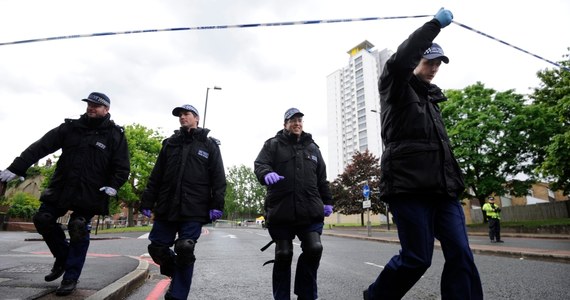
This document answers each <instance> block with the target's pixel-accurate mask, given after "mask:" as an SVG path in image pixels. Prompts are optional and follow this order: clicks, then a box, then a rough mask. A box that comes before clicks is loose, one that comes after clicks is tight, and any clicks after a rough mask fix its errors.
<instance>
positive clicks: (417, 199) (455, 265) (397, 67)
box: [364, 8, 483, 299]
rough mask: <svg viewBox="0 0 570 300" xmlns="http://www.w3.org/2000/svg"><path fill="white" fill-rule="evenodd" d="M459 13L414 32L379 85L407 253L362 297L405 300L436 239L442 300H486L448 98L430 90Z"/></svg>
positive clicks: (383, 191)
mask: <svg viewBox="0 0 570 300" xmlns="http://www.w3.org/2000/svg"><path fill="white" fill-rule="evenodd" d="M452 19H453V15H452V14H451V12H450V11H449V10H446V9H443V8H442V9H440V10H439V11H438V12H437V14H436V15H435V17H434V18H433V19H432V20H431V21H429V22H427V23H425V24H424V25H423V26H422V27H420V28H419V29H417V30H416V31H414V32H413V33H412V34H411V35H410V36H409V37H408V39H407V40H405V41H404V42H403V43H402V44H401V45H400V46H399V47H398V50H397V51H396V53H394V54H393V55H392V56H391V57H390V58H389V59H388V61H387V62H386V65H385V67H384V70H383V72H382V74H381V76H380V80H379V91H380V104H381V117H382V139H383V142H384V144H385V145H386V149H385V151H384V153H383V154H382V159H381V171H382V174H381V178H380V197H381V200H382V201H385V202H388V203H389V204H390V210H391V212H392V214H393V216H394V221H395V222H396V225H397V227H398V236H399V239H400V244H401V247H402V250H401V251H400V254H399V255H396V256H394V257H393V258H392V259H391V260H390V261H389V262H388V263H387V264H386V266H385V267H384V269H383V270H382V272H381V273H380V275H379V276H378V278H377V279H376V281H375V282H374V283H373V284H371V285H370V286H369V288H368V289H367V290H365V291H364V299H401V298H402V297H403V296H404V295H405V294H406V292H407V291H408V290H409V289H410V288H412V286H413V285H414V284H415V283H416V282H417V280H419V279H420V277H421V276H422V275H423V274H424V272H425V271H426V270H427V269H428V268H429V267H430V265H431V260H432V255H433V249H434V239H435V238H437V239H438V240H439V241H440V243H441V246H442V249H443V254H444V256H445V259H446V262H445V266H444V268H443V274H442V279H441V298H442V299H483V292H482V287H481V280H480V278H479V272H478V271H477V267H476V266H475V263H474V261H473V253H472V252H471V249H470V248H469V242H468V239H467V232H466V228H465V216H464V214H463V209H462V207H461V204H460V202H459V200H458V197H459V196H460V195H461V193H462V191H463V189H464V184H463V179H462V174H461V170H460V169H459V166H458V163H457V161H456V159H455V157H454V156H453V153H452V150H451V146H450V142H449V138H448V136H447V132H446V130H445V127H444V124H443V120H442V117H441V113H440V109H439V106H438V103H439V102H441V101H445V100H446V97H445V95H444V94H443V93H442V91H441V89H440V88H439V87H437V86H436V85H434V84H432V83H431V81H432V79H433V78H434V76H435V75H436V73H437V71H438V70H439V67H440V65H441V63H442V62H443V63H446V64H447V63H448V62H449V58H448V57H447V56H445V55H444V53H443V50H442V48H441V47H440V46H439V45H438V44H436V43H433V40H434V39H435V37H436V36H437V35H438V34H439V32H440V30H441V28H443V27H445V26H447V25H449V24H450V23H451V20H452Z"/></svg>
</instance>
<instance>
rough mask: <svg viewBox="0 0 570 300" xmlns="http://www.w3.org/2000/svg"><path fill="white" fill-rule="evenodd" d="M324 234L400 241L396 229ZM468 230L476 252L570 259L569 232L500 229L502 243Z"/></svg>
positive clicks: (337, 229)
mask: <svg viewBox="0 0 570 300" xmlns="http://www.w3.org/2000/svg"><path fill="white" fill-rule="evenodd" d="M323 234H325V235H331V236H338V237H346V238H357V239H366V240H373V241H378V242H384V243H394V244H399V243H400V240H399V239H398V233H397V231H396V230H382V229H372V230H370V234H369V233H368V230H367V229H366V227H357V228H347V229H339V228H335V229H325V230H324V231H323ZM468 234H469V245H470V246H471V249H472V250H473V253H475V254H483V255H498V256H506V257H514V258H520V259H536V260H543V261H554V262H563V263H570V235H562V234H524V233H501V237H502V238H503V240H505V241H506V242H505V243H500V244H499V243H491V242H490V241H489V239H488V235H487V233H484V232H469V233H468ZM435 248H436V249H440V250H441V245H440V244H439V241H437V240H436V241H435Z"/></svg>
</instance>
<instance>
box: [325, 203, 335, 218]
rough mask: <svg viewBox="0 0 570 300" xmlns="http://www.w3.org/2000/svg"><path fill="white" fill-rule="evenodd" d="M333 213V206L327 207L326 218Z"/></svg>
mask: <svg viewBox="0 0 570 300" xmlns="http://www.w3.org/2000/svg"><path fill="white" fill-rule="evenodd" d="M332 212H333V206H332V205H325V217H328V216H330V215H331V214H332Z"/></svg>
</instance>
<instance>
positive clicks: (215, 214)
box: [210, 209, 224, 222]
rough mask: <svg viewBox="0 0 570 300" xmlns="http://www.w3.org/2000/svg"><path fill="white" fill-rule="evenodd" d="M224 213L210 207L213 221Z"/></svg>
mask: <svg viewBox="0 0 570 300" xmlns="http://www.w3.org/2000/svg"><path fill="white" fill-rule="evenodd" d="M223 214H224V213H223V212H222V211H221V210H217V209H210V220H212V222H214V221H216V220H217V219H219V218H221V217H222V215H223Z"/></svg>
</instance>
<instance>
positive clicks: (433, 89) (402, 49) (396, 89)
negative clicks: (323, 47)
mask: <svg viewBox="0 0 570 300" xmlns="http://www.w3.org/2000/svg"><path fill="white" fill-rule="evenodd" d="M439 31H440V25H439V23H438V22H437V21H436V20H435V19H434V20H432V21H429V22H427V23H425V24H424V25H423V26H422V27H420V28H419V29H417V30H416V31H414V32H413V33H412V34H411V35H410V36H409V37H408V39H407V40H405V41H404V42H403V43H402V44H401V45H400V46H399V47H398V50H397V51H396V52H395V53H394V54H393V55H392V56H391V57H390V58H389V59H388V61H387V62H386V65H385V67H384V70H383V72H382V74H381V76H380V79H379V84H378V86H379V91H380V104H381V116H382V139H383V142H384V144H385V151H384V153H383V154H382V158H381V178H380V196H381V197H382V198H383V199H385V200H388V199H389V198H390V197H392V196H396V195H399V194H424V195H425V194H441V195H448V196H450V197H457V196H459V194H460V193H461V192H462V191H463V189H464V183H463V178H462V174H461V171H460V169H459V166H458V164H457V161H456V159H455V157H454V156H453V153H452V150H451V145H450V142H449V137H448V136H447V132H446V130H445V127H444V124H443V120H442V117H441V112H440V109H439V106H438V102H441V101H445V100H447V98H446V97H445V96H444V95H443V93H442V91H441V89H440V88H438V87H437V86H436V85H434V84H428V83H426V82H422V81H420V80H419V79H418V78H417V77H416V76H415V75H414V74H413V71H414V69H415V68H416V66H417V65H418V64H419V62H420V59H421V58H422V54H423V53H424V51H425V50H426V49H427V48H429V47H430V46H431V44H432V41H433V39H434V38H435V37H436V36H437V35H438V33H439Z"/></svg>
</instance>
